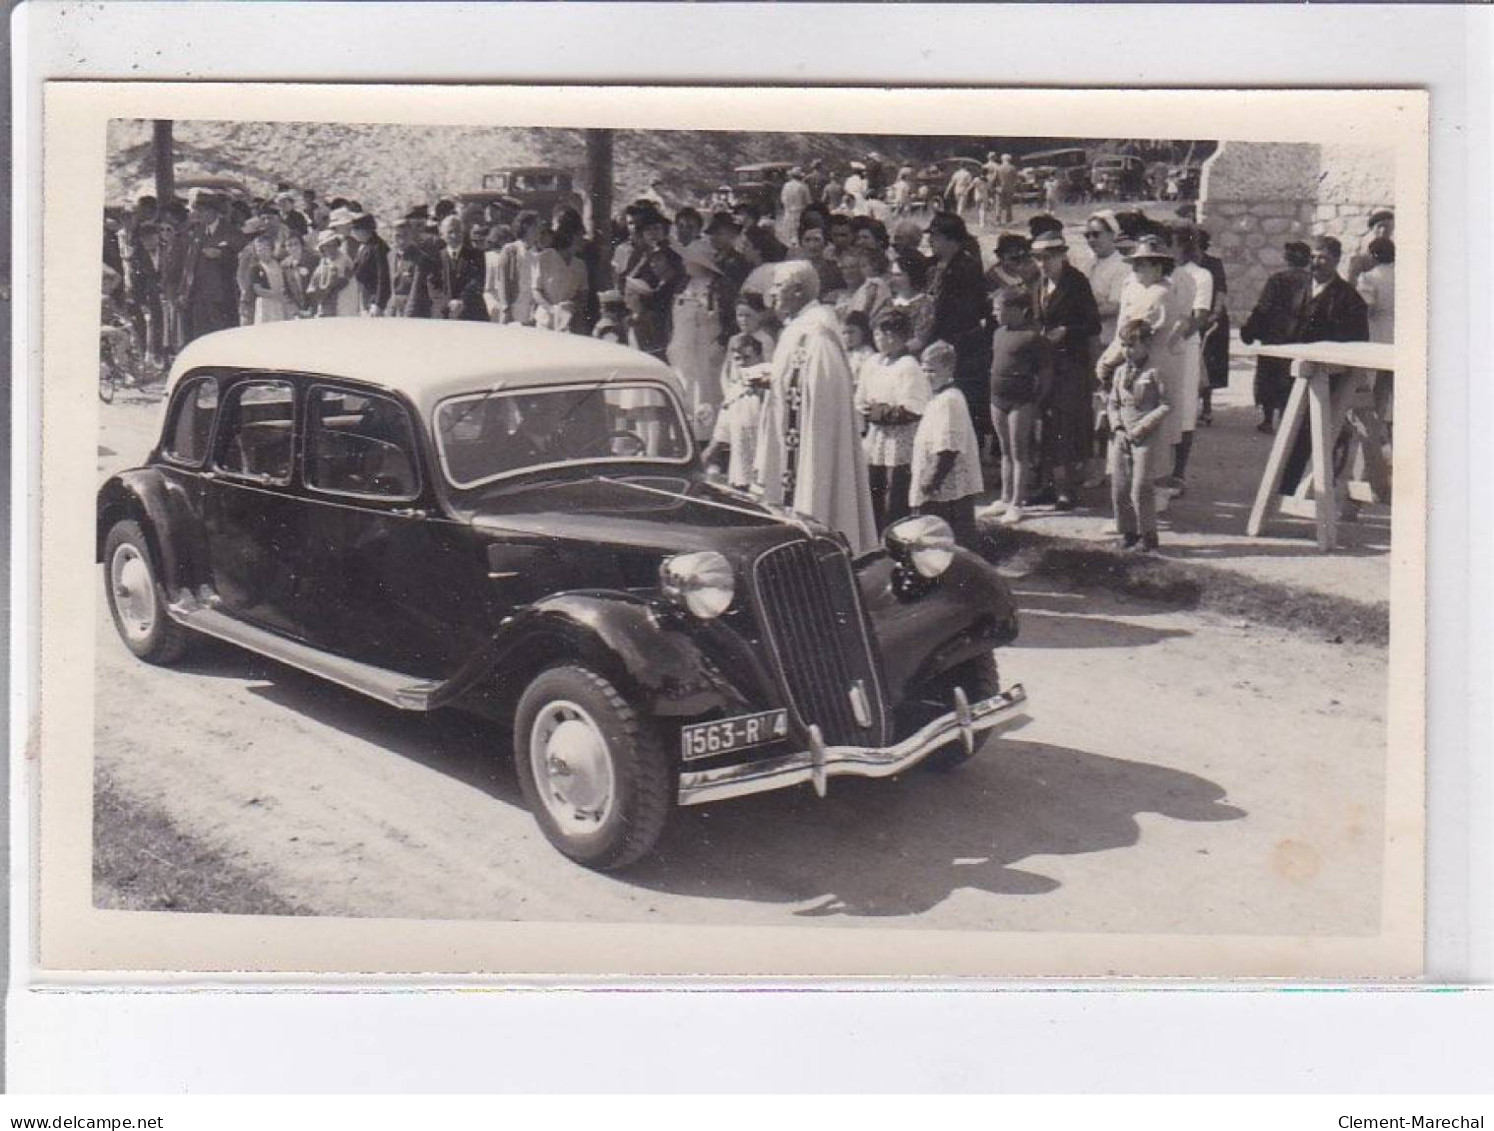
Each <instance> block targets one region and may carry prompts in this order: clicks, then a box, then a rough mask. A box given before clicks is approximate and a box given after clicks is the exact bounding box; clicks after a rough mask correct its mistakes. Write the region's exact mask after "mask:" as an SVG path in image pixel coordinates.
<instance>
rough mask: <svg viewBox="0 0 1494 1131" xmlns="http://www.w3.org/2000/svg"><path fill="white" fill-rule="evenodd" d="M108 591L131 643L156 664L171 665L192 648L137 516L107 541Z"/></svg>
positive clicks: (121, 629)
mask: <svg viewBox="0 0 1494 1131" xmlns="http://www.w3.org/2000/svg"><path fill="white" fill-rule="evenodd" d="M104 592H105V594H106V595H107V597H108V599H109V614H110V616H112V617H113V618H114V627H115V628H116V629H117V630H118V631H119V637H120V639H121V640H123V641H124V643H125V647H126V648H128V649H129V650H130V651H131V652H133V653H134V654H135V655H136V656H138V657H139V658H140V659H142V660H145V661H146V662H147V663H152V664H169V663H171V662H172V661H174V660H176V659H178V658H180V657H181V654H182V652H184V651H185V650H186V647H187V630H186V629H184V628H182V626H181V625H179V624H177V623H176V622H175V621H173V620H172V619H171V617H169V616H168V615H167V613H166V591H165V590H164V589H163V588H162V587H161V584H160V582H159V581H158V580H157V579H156V569H155V566H154V564H152V562H151V557H150V547H149V546H148V545H147V544H146V541H145V532H144V531H142V530H141V529H140V524H139V523H138V522H135V521H134V520H133V519H125V520H124V521H123V522H117V523H115V524H114V527H113V528H112V529H111V530H110V531H109V537H108V538H107V539H106V540H105V542H104Z"/></svg>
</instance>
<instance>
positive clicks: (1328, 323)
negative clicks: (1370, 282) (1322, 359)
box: [1292, 275, 1369, 342]
mask: <svg viewBox="0 0 1494 1131" xmlns="http://www.w3.org/2000/svg"><path fill="white" fill-rule="evenodd" d="M1292 340H1293V341H1298V342H1367V341H1369V307H1367V306H1366V305H1365V303H1364V299H1363V298H1361V297H1360V295H1359V292H1358V291H1357V290H1355V289H1354V288H1353V287H1352V286H1351V285H1350V284H1348V283H1346V282H1345V281H1344V280H1343V279H1342V278H1340V277H1339V276H1338V275H1335V276H1333V278H1331V279H1329V280H1328V283H1327V285H1326V286H1324V287H1323V290H1322V292H1321V293H1320V294H1318V296H1317V297H1316V298H1314V297H1312V286H1311V284H1309V285H1308V288H1307V297H1306V299H1305V301H1304V302H1303V303H1302V306H1301V307H1300V308H1299V310H1298V314H1297V323H1296V330H1295V333H1294V335H1293V338H1292Z"/></svg>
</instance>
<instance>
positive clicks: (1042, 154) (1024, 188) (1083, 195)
mask: <svg viewBox="0 0 1494 1131" xmlns="http://www.w3.org/2000/svg"><path fill="white" fill-rule="evenodd" d="M1017 167H1018V173H1017V192H1016V197H1017V199H1018V200H1022V201H1029V202H1035V201H1041V200H1042V199H1043V198H1044V195H1045V191H1046V190H1045V186H1046V185H1047V183H1048V178H1049V177H1051V176H1055V175H1056V176H1057V177H1058V198H1059V200H1060V201H1063V202H1071V201H1080V200H1088V199H1089V193H1090V183H1089V150H1087V149H1079V148H1074V147H1070V148H1067V149H1041V150H1038V151H1037V152H1035V153H1028V154H1026V155H1024V156H1023V157H1021V158H1019V159H1018V161H1017Z"/></svg>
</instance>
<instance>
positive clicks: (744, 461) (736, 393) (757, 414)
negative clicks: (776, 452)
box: [711, 330, 773, 490]
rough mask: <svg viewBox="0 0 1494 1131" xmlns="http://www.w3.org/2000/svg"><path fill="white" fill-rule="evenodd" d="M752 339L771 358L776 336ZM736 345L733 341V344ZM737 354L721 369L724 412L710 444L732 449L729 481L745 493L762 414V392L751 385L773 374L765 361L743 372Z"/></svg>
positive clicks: (718, 417)
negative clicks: (722, 445)
mask: <svg viewBox="0 0 1494 1131" xmlns="http://www.w3.org/2000/svg"><path fill="white" fill-rule="evenodd" d="M753 337H755V338H756V339H757V340H758V342H759V343H760V344H761V345H762V347H763V356H764V357H772V356H773V335H771V334H769V333H768V332H767V331H765V330H759V331H757V332H756V333H755V334H754V335H753ZM735 342H736V339H735V338H733V339H732V344H733V345H735ZM735 352H736V351H735V350H734V349H731V350H728V352H727V356H726V361H725V362H724V363H723V364H722V366H721V392H722V401H721V411H720V412H719V413H717V415H716V427H715V430H714V431H713V432H712V433H711V440H712V442H715V443H722V444H726V445H728V446H729V448H730V455H729V456H728V459H727V465H726V480H727V482H728V483H730V484H731V485H732V486H733V487H736V488H738V489H740V490H746V489H748V488H749V487H751V486H752V481H753V465H754V461H755V460H756V458H757V428H758V422H759V420H761V418H762V414H763V391H762V390H761V389H758V388H755V387H753V386H752V385H751V384H750V383H749V382H751V381H753V380H767V379H769V378H770V377H771V376H772V372H773V370H772V366H771V365H770V364H769V363H768V362H766V361H764V362H762V363H761V364H758V365H752V366H748V367H746V368H743V367H742V366H741V365H739V364H737V359H736V356H735Z"/></svg>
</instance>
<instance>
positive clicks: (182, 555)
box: [94, 467, 195, 593]
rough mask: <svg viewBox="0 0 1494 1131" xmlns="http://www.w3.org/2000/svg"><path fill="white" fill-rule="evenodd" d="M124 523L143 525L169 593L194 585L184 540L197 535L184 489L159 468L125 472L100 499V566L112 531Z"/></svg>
mask: <svg viewBox="0 0 1494 1131" xmlns="http://www.w3.org/2000/svg"><path fill="white" fill-rule="evenodd" d="M124 519H134V520H135V521H136V522H138V523H139V524H140V527H141V530H142V531H143V532H144V534H145V540H146V543H147V546H148V548H149V550H150V552H151V556H152V557H153V558H154V559H155V562H156V567H157V571H158V576H159V577H160V578H161V584H162V585H163V586H164V587H165V589H166V590H167V592H168V593H169V592H172V591H174V590H177V589H181V588H189V587H191V586H192V585H193V584H194V580H195V579H194V578H193V577H192V576H191V563H192V561H193V560H194V556H193V553H192V547H191V545H190V543H183V541H182V540H181V538H180V535H183V534H186V533H188V532H190V531H191V530H192V529H193V523H192V521H191V518H190V509H189V507H188V505H187V500H186V495H185V493H184V492H183V491H182V490H181V488H180V487H179V486H178V485H176V484H174V483H173V482H172V481H171V480H170V479H169V478H168V477H167V476H165V475H163V474H161V472H160V471H159V470H157V469H156V468H153V467H141V468H135V469H134V470H131V471H122V472H120V473H119V474H117V475H114V476H112V477H111V478H110V479H109V480H108V481H106V482H105V483H104V485H103V486H102V487H100V488H99V493H98V502H97V520H98V528H97V543H96V547H95V551H94V552H95V560H96V561H103V559H104V543H105V541H106V540H107V539H108V537H109V531H110V530H111V529H113V527H114V524H115V523H117V522H120V521H123V520H124Z"/></svg>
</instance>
